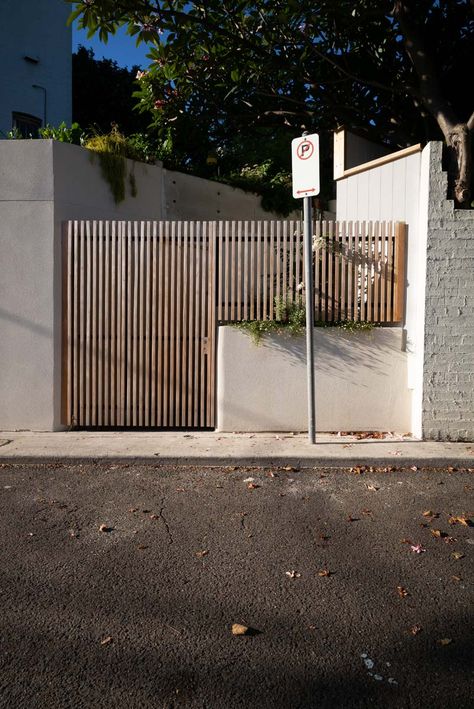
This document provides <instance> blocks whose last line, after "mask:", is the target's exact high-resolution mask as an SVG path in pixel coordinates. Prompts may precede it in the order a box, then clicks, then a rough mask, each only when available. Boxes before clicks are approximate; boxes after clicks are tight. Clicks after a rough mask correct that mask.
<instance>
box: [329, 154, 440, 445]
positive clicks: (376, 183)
mask: <svg viewBox="0 0 474 709" xmlns="http://www.w3.org/2000/svg"><path fill="white" fill-rule="evenodd" d="M422 162H423V158H422V153H416V154H414V155H409V156H408V157H405V158H401V159H399V160H395V161H393V162H390V163H387V164H385V165H381V166H379V167H374V168H372V169H370V170H367V171H365V172H361V173H359V174H356V175H352V176H350V177H346V178H342V179H341V180H339V181H338V182H337V219H338V220H339V221H345V220H348V221H349V220H353V221H356V220H359V221H364V220H366V221H368V220H372V221H403V222H406V224H408V243H407V263H406V276H407V277H406V301H405V320H404V328H405V338H406V349H407V353H408V386H409V387H410V389H412V391H413V399H412V406H413V410H412V420H413V425H412V431H413V434H414V435H416V436H418V437H421V435H422V431H421V399H422V386H423V375H422V371H421V368H420V366H422V365H420V363H422V361H423V346H424V342H423V317H424V315H423V313H424V311H423V302H424V282H425V264H426V247H425V240H424V239H423V237H422V232H423V223H424V221H425V217H424V216H420V215H421V214H424V208H423V200H422V199H421V196H420V195H421V193H422V192H423V190H425V191H427V190H428V181H427V180H428V177H427V172H426V169H424V168H423V166H422ZM422 173H423V180H424V182H423V186H422ZM420 200H421V201H420ZM420 210H421V211H420ZM420 219H421V223H420Z"/></svg>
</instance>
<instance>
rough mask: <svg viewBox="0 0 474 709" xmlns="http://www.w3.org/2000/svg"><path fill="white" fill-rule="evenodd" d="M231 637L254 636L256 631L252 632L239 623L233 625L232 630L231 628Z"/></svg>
mask: <svg viewBox="0 0 474 709" xmlns="http://www.w3.org/2000/svg"><path fill="white" fill-rule="evenodd" d="M231 632H232V635H256V634H257V631H253V632H252V629H251V628H249V627H247V626H246V625H242V624H241V623H233V625H232V628H231Z"/></svg>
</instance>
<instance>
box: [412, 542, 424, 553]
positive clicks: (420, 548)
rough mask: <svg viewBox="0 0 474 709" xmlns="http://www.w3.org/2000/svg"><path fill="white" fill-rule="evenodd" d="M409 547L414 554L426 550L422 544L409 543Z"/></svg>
mask: <svg viewBox="0 0 474 709" xmlns="http://www.w3.org/2000/svg"><path fill="white" fill-rule="evenodd" d="M410 549H411V550H412V552H414V553H415V554H423V552H425V551H426V549H425V548H424V546H423V544H411V545H410Z"/></svg>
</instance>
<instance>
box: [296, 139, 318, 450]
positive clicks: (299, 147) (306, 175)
mask: <svg viewBox="0 0 474 709" xmlns="http://www.w3.org/2000/svg"><path fill="white" fill-rule="evenodd" d="M291 171H292V178H293V180H292V182H293V197H294V198H295V199H303V221H304V239H303V240H304V262H305V269H304V271H305V273H304V285H305V290H306V295H305V303H306V368H307V377H308V438H309V442H310V443H315V442H316V396H315V391H314V283H313V216H312V213H311V211H312V210H311V198H312V197H315V196H316V195H318V194H319V135H318V134H317V133H313V134H312V135H309V134H308V132H307V131H305V132H304V133H303V135H302V136H301V138H294V139H293V140H292V141H291Z"/></svg>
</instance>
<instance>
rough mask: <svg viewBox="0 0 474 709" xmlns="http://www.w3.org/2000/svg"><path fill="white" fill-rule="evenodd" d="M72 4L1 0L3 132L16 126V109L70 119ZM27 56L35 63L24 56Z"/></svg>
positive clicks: (57, 120) (50, 120)
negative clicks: (13, 114) (68, 21)
mask: <svg viewBox="0 0 474 709" xmlns="http://www.w3.org/2000/svg"><path fill="white" fill-rule="evenodd" d="M70 12H71V6H70V5H68V4H66V3H65V2H63V0H41V1H39V0H2V2H1V3H0V20H1V22H0V66H1V67H2V72H1V76H0V137H1V136H2V133H3V135H5V134H6V133H7V132H8V131H9V130H11V128H12V111H18V112H22V113H28V114H31V115H34V116H36V117H38V118H40V119H41V121H42V122H43V123H44V92H43V91H42V90H41V89H35V88H33V84H38V85H40V86H43V87H45V89H46V91H47V95H46V110H47V115H46V121H47V122H48V123H50V124H53V125H58V124H59V123H61V121H66V123H70V122H71V114H72V89H71V86H72V78H71V77H72V73H71V61H72V59H71V51H72V50H71V28H70V27H67V26H66V21H67V18H68V16H69V14H70ZM25 56H29V57H33V58H36V59H38V62H37V63H31V62H27V61H25V59H24V57H25Z"/></svg>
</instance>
